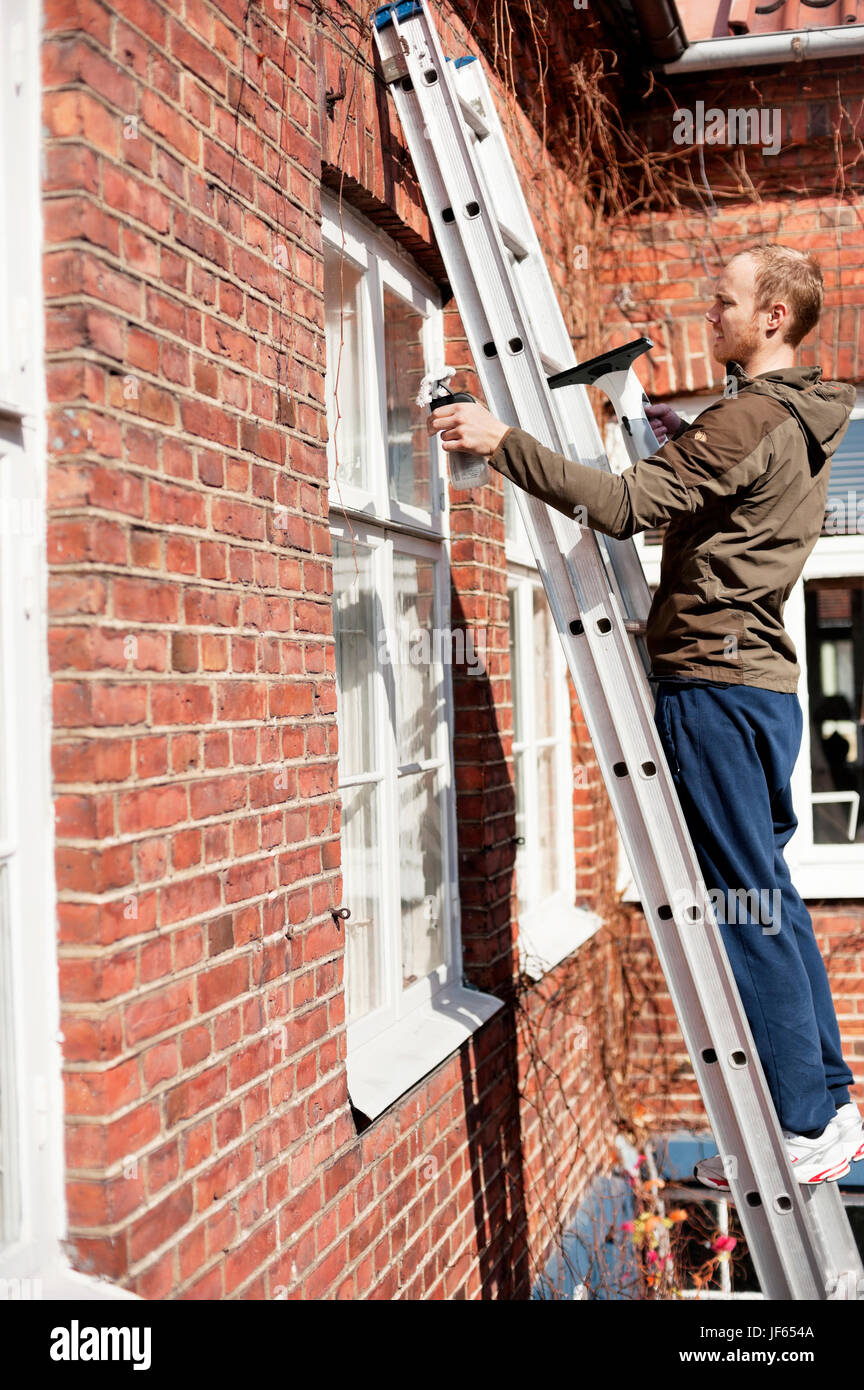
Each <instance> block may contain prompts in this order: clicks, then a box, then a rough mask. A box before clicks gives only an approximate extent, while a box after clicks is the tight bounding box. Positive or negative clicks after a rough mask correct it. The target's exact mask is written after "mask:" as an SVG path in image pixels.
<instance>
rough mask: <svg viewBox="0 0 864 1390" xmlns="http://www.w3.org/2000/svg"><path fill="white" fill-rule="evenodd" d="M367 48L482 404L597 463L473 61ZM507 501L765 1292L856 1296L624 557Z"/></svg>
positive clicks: (634, 444) (615, 369)
mask: <svg viewBox="0 0 864 1390" xmlns="http://www.w3.org/2000/svg"><path fill="white" fill-rule="evenodd" d="M375 41H376V45H377V48H378V53H379V57H380V61H381V69H382V74H383V78H384V81H385V83H386V84H387V86H388V87H389V89H390V91H391V92H392V94H393V99H394V102H395V105H396V110H397V112H398V115H399V119H400V122H401V125H402V130H403V133H404V136H405V140H406V143H407V146H408V149H409V151H410V154H411V156H412V159H413V162H414V166H415V169H416V172H417V176H418V178H419V181H420V187H421V189H422V192H423V196H424V199H425V202H426V206H427V210H428V213H429V217H430V219H431V222H432V226H433V228H434V230H435V235H436V238H437V241H438V246H439V248H440V251H441V255H442V257H443V260H444V264H445V267H446V269H447V274H448V278H449V281H450V285H451V287H452V290H453V293H454V296H455V299H456V303H457V305H458V308H459V311H460V314H461V318H462V322H463V324H464V327H465V331H466V333H467V336H468V341H469V344H470V347H471V351H472V354H473V358H474V361H475V363H476V365H477V371H478V374H479V377H480V380H481V382H482V386H483V390H484V392H485V396H486V400H487V402H488V403H489V406H490V409H491V410H492V411H493V412H494V413H495V414H496V415H497V416H498V417H499V418H500V419H502V420H504V421H506V422H508V423H511V424H514V425H515V424H517V423H518V424H519V425H520V426H522V427H523V428H525V429H528V430H530V431H531V433H532V434H533V435H534V436H535V437H536V438H537V439H539V440H540V441H541V442H542V443H544V444H546V445H548V446H549V447H551V448H553V449H555V450H558V451H559V452H562V453H564V454H567V455H568V456H570V457H575V458H578V459H580V460H582V461H583V462H590V463H593V464H594V465H596V466H597V467H602V468H607V469H608V468H609V463H608V459H607V458H606V453H605V450H604V448H603V444H602V441H601V438H600V434H599V431H598V429H597V425H596V421H595V419H594V416H593V413H592V411H591V408H590V405H589V402H588V399H587V393H586V392H585V390H584V386H570V387H568V389H567V390H562V391H557V392H556V393H555V394H554V395H553V394H552V392H551V391H550V389H549V382H548V377H549V376H550V375H557V374H559V373H561V372H566V371H568V370H569V369H573V368H574V367H576V366H577V363H576V359H575V356H574V354H573V350H572V345H571V342H570V338H569V335H568V333H567V329H566V326H565V323H564V320H563V316H562V314H561V311H560V307H559V305H558V302H557V298H556V295H555V292H554V289H553V286H552V282H551V279H550V277H549V273H548V270H547V267H546V264H545V261H544V258H543V255H542V251H541V248H540V245H539V242H538V240H537V237H536V234H535V232H534V229H533V225H532V221H531V216H530V213H529V211H528V207H527V204H526V202H525V199H524V197H523V194H522V191H521V187H520V184H519V181H518V177H517V175H516V172H515V169H514V167H513V163H512V160H511V158H510V153H509V150H508V147H507V143H506V140H505V138H504V135H503V132H502V129H501V126H500V122H499V120H498V117H497V114H496V111H495V107H494V104H493V102H492V99H491V95H490V92H489V88H488V85H487V83H486V80H485V78H484V75H483V72H482V69H481V65H480V63H479V61H477V60H476V59H474V58H470V57H462V58H459V59H457V60H456V61H455V62H451V61H450V60H448V59H445V56H444V53H443V52H442V49H441V44H440V41H439V38H438V34H437V33H436V30H435V27H434V24H433V22H432V19H431V17H430V13H429V9H428V7H427V4H426V3H425V0H407V3H402V4H391V5H384V6H382V7H380V8H379V9H378V10H377V12H376V15H375ZM493 194H494V197H495V201H493ZM637 346H638V345H637ZM586 366H589V367H591V368H592V374H591V375H590V377H589V378H588V379H590V380H594V381H596V382H597V383H598V384H599V385H602V386H606V387H607V388H611V392H612V395H613V399H614V400H615V402H616V408H617V409H618V412H619V418H620V417H626V419H627V422H628V425H629V434H628V432H627V430H625V438H626V439H627V440H628V448H629V449H630V452H631V457H634V458H635V457H638V455H639V453H642V454H647V453H649V452H651V451H653V449H654V448H655V447H656V440H655V439H654V436H653V434H652V432H651V430H650V426H649V425H648V422H647V420H645V418H644V411H643V409H642V401H643V397H642V392H641V387H640V386H639V382H638V378H637V377H636V373H635V371H634V370H633V368H632V365H630V364H628V362H627V361H626V358H625V359H623V360H622V359H621V358H620V357H617V356H616V354H611V355H608V357H607V359H606V360H605V361H600V362H598V361H597V360H595V361H594V362H593V363H592V364H583V366H582V369H581V370H582V371H583V372H584V371H585V369H586ZM583 379H584V378H583ZM514 492H515V495H516V499H517V503H518V506H519V510H520V514H521V517H522V520H523V522H524V525H525V529H526V532H527V534H528V538H529V541H530V544H531V547H532V550H533V552H534V555H535V557H536V560H537V566H538V569H539V573H540V576H541V578H542V580H543V584H544V586H545V589H546V593H547V596H548V599H549V604H550V607H551V610H552V614H553V617H554V620H555V624H556V626H557V629H558V632H559V635H560V637H561V641H562V643H563V646H564V651H565V654H566V658H567V664H568V667H569V670H570V673H571V676H572V678H573V682H574V685H575V688H576V693H577V696H578V699H579V703H580V706H581V709H582V712H583V714H584V716H585V720H586V723H587V726H588V730H589V732H590V735H591V738H592V741H593V744H594V749H595V752H596V756H597V759H598V762H599V765H600V768H601V771H602V774H603V777H604V779H605V782H606V786H607V789H608V792H609V796H610V799H611V802H612V806H613V809H614V812H615V816H616V818H617V821H618V825H619V827H620V831H621V835H622V839H623V842H624V847H625V849H626V852H627V856H628V858H629V861H630V866H631V868H632V871H633V874H634V878H635V880H636V883H637V886H638V889H639V893H640V896H641V901H642V906H643V909H644V912H645V915H646V918H647V920H648V923H649V926H650V929H651V934H652V937H653V940H654V944H655V947H656V950H657V954H658V956H659V959H660V963H661V966H662V969H663V972H664V975H665V977H666V981H667V983H668V986H669V992H670V995H671V997H672V1000H673V1003H674V1005H675V1010H676V1013H677V1016H678V1021H679V1023H680V1026H681V1030H682V1033H683V1035H684V1040H685V1043H686V1046H687V1048H688V1051H689V1055H690V1059H691V1062H692V1065H693V1069H694V1071H695V1074H696V1079H697V1082H698V1085H699V1089H700V1091H701V1094H702V1098H703V1101H704V1104H705V1109H706V1111H707V1113H708V1118H709V1120H710V1123H711V1127H712V1130H713V1132H714V1137H715V1139H716V1140H717V1143H718V1147H719V1150H720V1153H721V1154H723V1155H724V1158H725V1160H726V1166H727V1172H728V1175H729V1180H730V1186H731V1195H732V1198H733V1199H734V1201H735V1203H736V1205H737V1208H738V1212H739V1215H740V1219H741V1224H742V1226H743V1229H744V1233H745V1236H746V1239H747V1244H748V1247H749V1250H750V1253H751V1256H752V1258H753V1262H754V1265H755V1267H756V1271H757V1274H758V1277H759V1282H760V1285H761V1287H762V1291H763V1294H764V1295H765V1297H766V1298H770V1299H827V1298H864V1270H862V1265H861V1259H860V1256H859V1254H858V1251H857V1249H856V1246H855V1242H854V1239H853V1237H852V1233H851V1230H850V1227H849V1222H848V1219H847V1217H846V1213H845V1211H844V1209H843V1205H842V1200H841V1197H840V1194H839V1192H838V1191H837V1187H836V1184H834V1183H823V1184H821V1185H819V1186H817V1187H815V1188H803V1187H802V1186H801V1185H799V1184H798V1183H797V1182H796V1181H795V1179H794V1178H793V1175H792V1170H791V1168H790V1165H789V1161H788V1159H787V1156H786V1151H785V1147H784V1144H783V1139H782V1135H781V1132H780V1128H779V1125H778V1121H777V1116H776V1112H775V1110H774V1106H773V1104H772V1102H771V1098H770V1095H769V1092H768V1089H767V1086H766V1083H765V1077H764V1073H763V1071H762V1067H761V1064H760V1062H759V1058H758V1056H757V1054H756V1051H755V1048H754V1045H753V1039H752V1036H751V1034H750V1029H749V1026H748V1024H747V1020H746V1018H745V1015H744V1012H743V1009H742V1007H741V1001H740V998H739V996H738V991H737V988H736V986H735V982H734V979H733V977H732V973H731V970H730V967H729V963H728V959H727V956H726V953H725V950H724V947H723V944H722V940H721V937H720V933H719V931H718V928H717V925H716V920H715V918H714V915H713V909H712V905H711V901H710V899H709V897H708V894H707V890H706V887H705V884H704V882H703V879H702V876H701V873H700V870H699V865H698V862H697V859H696V856H695V852H694V850H693V846H692V842H691V840H690V836H689V834H688V831H687V828H686V825H685V823H684V820H683V816H682V813H681V808H680V804H679V802H678V798H677V795H676V793H675V789H674V786H673V784H672V781H671V777H670V775H669V771H668V767H667V763H666V760H665V756H664V753H663V749H662V745H661V744H660V742H659V739H658V736H657V732H656V729H655V725H654V719H653V701H652V697H651V693H650V691H649V687H648V684H647V681H646V679H645V671H644V644H643V637H642V633H644V625H645V618H646V616H647V610H648V588H647V585H646V583H645V578H644V573H643V571H642V567H641V563H640V561H639V557H638V555H637V553H636V549H635V547H634V545H633V543H632V541H614V540H608V539H606V538H602V537H600V536H599V535H598V534H597V533H595V532H593V531H591V530H590V529H588V528H586V527H580V525H579V524H578V523H577V521H576V520H575V518H574V519H573V520H570V519H569V518H568V517H566V516H564V515H563V514H562V513H560V512H558V511H556V510H555V509H554V508H550V507H547V506H546V505H545V504H544V503H543V502H541V501H539V500H538V499H537V498H534V497H531V496H529V495H528V493H526V492H524V491H523V490H522V489H520V488H515V489H514Z"/></svg>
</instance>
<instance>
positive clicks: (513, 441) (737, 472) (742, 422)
mask: <svg viewBox="0 0 864 1390" xmlns="http://www.w3.org/2000/svg"><path fill="white" fill-rule="evenodd" d="M733 404H737V403H733V402H729V401H725V400H724V401H719V402H717V404H716V405H714V406H709V408H708V409H707V410H705V411H703V412H702V414H701V415H700V416H698V419H697V420H696V421H695V422H694V424H693V425H689V426H688V427H687V428H686V429H685V430H684V431H683V433H681V434H679V435H677V436H676V438H675V439H669V440H667V441H666V443H665V444H664V445H663V446H662V448H660V449H658V450H657V452H656V453H654V454H650V455H649V457H648V458H644V459H640V460H639V461H638V463H635V464H633V465H632V466H631V467H630V468H625V470H624V472H623V473H621V474H620V475H617V474H615V473H607V472H606V471H605V469H601V468H593V467H589V466H588V465H586V464H583V463H577V462H575V461H574V460H573V459H568V458H566V457H565V455H564V454H558V453H556V452H555V450H554V449H549V448H547V447H546V446H545V445H543V444H540V443H539V442H538V440H536V439H535V438H534V437H533V436H532V435H530V434H528V433H527V431H525V430H521V429H517V428H515V427H511V428H510V429H508V430H507V432H506V434H505V435H504V436H503V438H502V440H501V442H500V444H499V445H498V448H497V449H496V450H495V452H494V453H493V454H492V455H491V457H490V459H489V463H490V464H491V465H492V467H493V468H495V469H497V471H498V472H499V473H502V474H503V475H504V477H505V478H509V479H510V481H511V482H513V483H516V484H517V486H518V487H521V488H524V489H525V491H526V492H529V493H530V494H531V495H532V497H539V498H540V500H541V501H543V502H546V503H548V505H549V506H550V507H555V508H556V509H557V510H558V511H560V512H563V513H564V514H565V515H567V516H575V517H576V518H577V520H581V521H584V523H585V524H586V525H588V526H590V527H592V529H593V530H595V531H602V532H603V533H604V535H607V536H616V537H618V538H627V537H629V536H633V535H635V533H636V532H637V531H644V530H646V529H647V528H648V527H652V526H661V525H663V523H664V522H667V521H671V520H672V519H673V518H674V517H678V516H683V515H687V514H689V513H691V512H695V511H698V510H699V509H700V508H702V507H704V506H706V505H707V504H708V502H709V501H710V500H711V499H712V498H717V497H721V496H724V495H728V494H730V493H732V492H734V491H736V490H737V489H738V488H740V487H742V486H745V485H746V484H747V483H749V482H752V481H754V480H755V478H757V477H758V476H759V474H760V473H761V472H763V471H764V469H765V468H766V467H767V464H768V461H769V459H770V447H769V445H768V443H767V440H766V435H767V434H768V432H769V431H770V428H771V426H772V425H773V424H775V423H776V419H775V418H770V419H768V420H766V419H765V418H764V416H763V418H762V421H761V427H759V424H758V422H756V421H755V420H753V419H752V413H751V412H749V411H748V412H740V411H739V412H737V414H738V419H737V422H736V420H735V418H734V416H733V413H732V411H730V408H729V407H730V405H733ZM781 411H782V407H781ZM782 413H783V414H784V415H785V412H782ZM745 415H746V417H747V418H746V419H745ZM770 415H771V412H769V416H770ZM736 423H737V427H736ZM748 425H749V426H751V427H749V428H748V427H745V428H742V426H748ZM696 426H698V428H697V427H696ZM752 426H756V427H755V428H753V427H752Z"/></svg>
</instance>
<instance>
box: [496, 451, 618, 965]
mask: <svg viewBox="0 0 864 1390" xmlns="http://www.w3.org/2000/svg"><path fill="white" fill-rule="evenodd" d="M504 489H505V496H506V494H507V492H508V490H509V491H510V496H511V502H512V507H513V517H514V526H513V528H512V530H511V531H508V533H507V534H506V537H505V553H506V558H507V583H508V588H509V587H512V586H513V585H514V584H516V585H517V586H518V590H517V592H520V593H521V592H522V591H523V589H524V593H525V596H524V597H523V598H522V599H521V602H522V603H523V604H524V605H525V607H524V613H527V612H528V605H529V600H530V589H527V588H525V587H524V586H526V584H531V585H536V586H537V587H541V588H542V581H541V579H540V573H539V570H538V568H537V560H536V558H535V556H534V553H533V551H532V550H531V546H530V544H529V541H528V534H527V532H526V530H525V526H524V524H523V522H522V517H521V513H520V511H519V504H518V502H517V500H516V488H515V486H514V484H513V483H511V482H510V481H509V480H508V479H506V478H505V480H504ZM530 630H531V625H530V622H529V623H528V625H527V627H526V626H525V620H524V617H523V626H522V631H523V632H524V631H529V632H530ZM532 655H533V654H532V653H528V652H523V654H522V663H523V676H522V682H521V690H522V692H523V694H524V695H525V697H526V698H527V699H528V701H529V704H528V705H527V706H526V708H527V709H528V710H529V711H530V715H529V717H530V719H531V721H532V722H533V700H534V687H533V679H531V671H532V667H531V658H532ZM553 660H554V662H555V687H556V692H557V694H556V734H560V736H561V737H562V740H563V746H562V755H561V765H560V767H559V769H558V772H559V787H560V791H559V801H558V815H559V843H560V844H563V845H564V847H565V848H564V859H563V861H562V865H561V877H560V884H559V887H558V890H557V891H556V892H555V893H554V894H553V895H552V896H551V897H550V898H549V899H547V900H546V901H545V902H544V903H538V904H534V905H533V906H532V907H531V908H530V909H529V910H528V911H527V912H526V913H523V914H520V917H519V960H520V967H521V969H522V970H523V971H524V972H525V973H526V974H527V975H528V976H529V977H530V978H532V979H540V978H541V977H542V976H543V975H544V974H545V973H546V972H547V971H548V970H551V969H552V968H553V967H554V966H555V965H558V964H559V963H560V962H561V961H562V960H564V959H565V958H566V957H567V956H569V955H571V954H572V953H573V952H574V951H575V950H577V949H578V948H579V947H580V946H581V945H582V944H583V943H584V942H585V941H587V940H588V939H589V937H591V936H593V935H594V933H595V932H597V931H599V929H600V927H601V926H602V919H601V918H600V917H598V915H597V914H596V913H595V912H592V911H591V910H590V909H588V908H586V907H578V906H577V905H576V903H575V902H574V897H575V881H576V869H575V848H574V840H575V830H576V826H575V817H574V814H573V761H572V752H571V739H572V733H571V710H570V700H569V694H570V687H569V680H568V681H565V679H564V673H565V671H566V667H567V663H566V659H565V657H564V648H563V646H562V644H561V641H560V638H559V640H558V641H557V642H556V643H555V644H554V656H553ZM526 669H527V674H526ZM514 733H515V731H514ZM565 735H566V736H565ZM514 785H515V783H514Z"/></svg>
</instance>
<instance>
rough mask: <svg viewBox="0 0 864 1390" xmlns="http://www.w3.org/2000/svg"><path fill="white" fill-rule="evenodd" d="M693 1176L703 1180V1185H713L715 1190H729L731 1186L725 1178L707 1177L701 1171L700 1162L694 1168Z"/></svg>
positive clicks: (700, 1180)
mask: <svg viewBox="0 0 864 1390" xmlns="http://www.w3.org/2000/svg"><path fill="white" fill-rule="evenodd" d="M693 1176H694V1178H695V1179H696V1181H697V1182H701V1184H702V1186H703V1187H713V1188H714V1190H715V1192H729V1191H731V1188H730V1187H729V1184H728V1182H727V1181H726V1179H725V1178H706V1177H705V1176H704V1175H703V1174H702V1173H700V1172H699V1166H698V1164H697V1165H696V1167H695V1168H694V1169H693Z"/></svg>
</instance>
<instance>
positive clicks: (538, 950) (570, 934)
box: [519, 906, 603, 980]
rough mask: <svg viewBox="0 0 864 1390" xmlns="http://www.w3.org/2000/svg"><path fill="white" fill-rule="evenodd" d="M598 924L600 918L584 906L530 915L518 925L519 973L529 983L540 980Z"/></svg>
mask: <svg viewBox="0 0 864 1390" xmlns="http://www.w3.org/2000/svg"><path fill="white" fill-rule="evenodd" d="M602 925H603V921H602V918H600V917H598V916H597V914H596V912H589V911H588V909H587V908H585V907H572V906H563V907H555V906H547V907H545V908H544V909H543V910H542V913H541V912H536V913H534V914H532V916H531V917H529V918H528V919H527V920H524V921H522V922H521V923H520V925H519V968H520V970H521V971H522V972H523V973H524V974H525V975H527V976H528V977H529V979H531V980H541V979H542V978H543V976H544V975H545V974H547V972H548V971H550V970H551V969H552V968H553V966H556V965H559V964H560V963H561V961H562V960H566V958H567V957H568V956H570V955H572V954H573V952H574V951H577V950H578V949H579V947H580V946H582V945H584V943H585V942H586V941H588V940H589V938H590V937H592V936H593V935H594V934H595V932H597V931H599V929H600V927H601V926H602Z"/></svg>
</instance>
